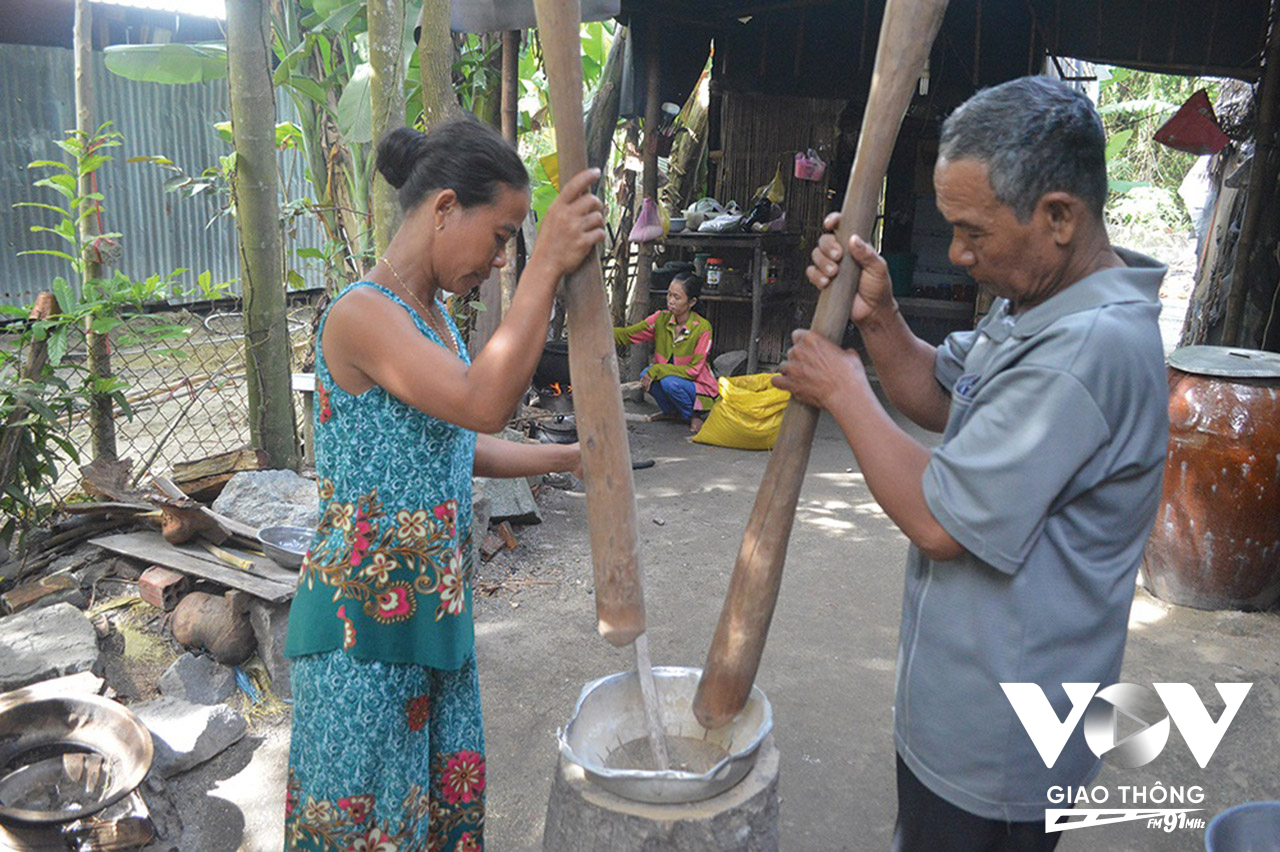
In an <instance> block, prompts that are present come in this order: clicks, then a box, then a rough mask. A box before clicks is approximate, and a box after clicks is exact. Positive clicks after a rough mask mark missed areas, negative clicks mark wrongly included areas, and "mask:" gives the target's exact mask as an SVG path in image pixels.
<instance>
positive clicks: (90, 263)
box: [74, 0, 116, 460]
mask: <svg viewBox="0 0 1280 852" xmlns="http://www.w3.org/2000/svg"><path fill="white" fill-rule="evenodd" d="M74 41H75V77H76V130H77V131H79V133H80V138H81V139H82V140H84V142H85V143H86V144H87V143H88V141H89V139H91V138H92V137H93V135H94V133H95V132H96V131H97V129H98V126H97V125H96V124H95V123H94V115H93V113H94V87H93V12H92V7H91V6H90V5H89V0H76V8H75V26H74ZM91 192H96V188H95V187H94V185H93V174H86V175H81V176H80V195H81V196H86V195H88V194H89V193H91ZM86 203H87V204H92V205H93V207H94V208H98V205H97V203H96V202H86ZM78 212H79V213H80V214H81V215H80V221H79V224H78V229H79V236H80V251H81V260H82V261H83V263H84V277H83V281H82V286H84V285H88V283H89V282H90V281H95V280H97V279H99V278H101V277H102V264H101V263H99V262H98V260H97V253H96V251H95V250H94V249H93V243H94V238H95V237H97V236H98V234H99V233H100V232H101V228H100V227H99V224H98V213H97V209H95V210H94V212H92V213H89V215H84V214H85V213H88V212H89V211H88V209H87V208H82V209H81V210H80V211H78ZM92 323H93V321H92V318H91V317H86V318H85V324H84V336H85V344H86V346H87V348H88V353H87V359H86V360H87V367H88V369H89V376H90V377H91V379H92V380H94V381H99V380H106V379H110V378H111V343H110V339H109V338H108V336H107V335H106V334H102V333H99V332H96V331H94V330H93V326H92ZM114 407H115V402H114V401H113V400H112V399H111V397H110V396H108V395H107V394H99V393H95V394H93V395H92V398H91V400H90V403H89V435H90V444H91V446H92V448H93V455H94V457H95V458H100V459H110V460H114V459H115V458H116V421H115V410H114Z"/></svg>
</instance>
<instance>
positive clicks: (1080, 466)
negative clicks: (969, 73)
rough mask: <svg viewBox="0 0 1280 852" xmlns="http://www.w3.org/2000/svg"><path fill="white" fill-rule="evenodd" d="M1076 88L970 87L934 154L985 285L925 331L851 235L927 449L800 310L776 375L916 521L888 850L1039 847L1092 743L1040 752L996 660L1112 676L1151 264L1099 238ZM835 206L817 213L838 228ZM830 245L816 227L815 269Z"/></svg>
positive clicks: (1134, 475) (900, 390) (960, 257)
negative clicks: (983, 299)
mask: <svg viewBox="0 0 1280 852" xmlns="http://www.w3.org/2000/svg"><path fill="white" fill-rule="evenodd" d="M1104 146H1105V139H1104V136H1103V130H1102V123H1101V121H1100V120H1099V118H1098V115H1097V112H1096V111H1095V110H1094V108H1093V105H1092V104H1091V103H1090V102H1089V101H1088V99H1087V98H1085V97H1084V96H1083V95H1080V94H1078V93H1076V92H1073V91H1072V90H1071V89H1069V88H1067V87H1066V86H1064V85H1062V84H1061V83H1058V82H1056V81H1052V80H1049V79H1048V78H1044V77H1029V78H1024V79H1020V80H1014V81H1012V82H1009V83H1005V84H1003V85H1000V86H996V87H993V88H990V89H985V90H983V91H981V92H979V93H978V94H976V95H974V96H973V97H972V98H970V99H969V100H968V101H967V102H966V103H965V104H963V105H962V106H961V107H960V108H959V109H957V110H956V111H955V113H953V114H952V115H951V116H950V117H949V118H948V119H947V121H946V122H945V123H944V125H943V130H942V139H941V144H940V148H939V155H938V162H937V166H936V168H935V170H934V186H935V189H936V191H937V204H938V209H939V210H940V211H941V212H942V214H943V216H944V217H946V219H947V221H948V222H950V223H951V225H952V227H953V238H952V242H951V248H950V258H951V261H952V262H953V263H955V264H956V265H958V266H961V267H963V268H964V269H965V270H966V271H968V273H969V274H970V275H971V276H972V277H973V278H974V279H975V280H976V281H978V283H979V284H981V285H982V286H984V287H986V288H987V289H989V290H991V291H992V292H993V293H994V294H995V295H996V296H998V297H999V298H997V299H996V301H995V303H994V305H993V307H992V309H991V312H990V313H989V314H988V315H987V316H986V317H985V318H984V319H983V320H982V322H981V323H980V324H979V325H978V328H977V329H975V330H974V331H971V332H962V333H958V334H953V335H951V336H950V337H949V338H947V340H946V341H945V342H944V343H943V345H942V346H940V347H937V348H935V347H933V346H930V345H928V344H927V343H925V342H924V341H922V340H920V339H919V338H917V337H915V335H914V334H912V332H911V331H910V330H909V329H908V327H907V325H906V323H905V322H904V321H903V319H902V316H901V314H900V313H899V312H898V308H897V304H896V303H895V302H894V299H893V295H892V287H891V285H890V282H889V275H888V270H887V268H886V266H885V263H884V261H883V260H882V259H881V258H880V257H879V256H878V255H877V254H876V253H875V252H874V251H873V250H872V249H871V248H870V247H869V246H868V245H867V244H866V243H864V242H863V241H862V240H860V239H858V238H857V237H854V238H853V239H852V240H851V241H850V244H849V251H850V253H851V255H852V256H853V258H854V260H856V261H857V262H858V264H859V265H861V267H862V269H863V272H862V278H861V285H860V291H859V294H858V297H857V299H856V301H855V304H854V307H853V315H852V318H853V320H854V322H855V323H857V325H858V328H859V330H860V331H861V333H862V337H863V340H864V341H865V342H866V346H867V351H868V354H869V355H870V356H871V358H872V360H873V361H874V363H875V366H876V370H877V373H878V376H879V381H880V384H881V386H882V387H883V389H884V391H885V393H886V394H887V395H888V397H889V399H890V401H891V402H892V403H893V405H894V406H895V407H896V408H897V409H898V410H899V411H900V412H902V413H903V414H904V415H906V416H907V417H909V418H910V419H911V420H913V421H914V422H916V423H917V424H919V425H921V426H923V427H925V428H928V429H932V430H934V431H942V432H943V440H942V443H941V445H940V446H938V447H937V448H936V449H934V450H932V451H929V450H926V449H925V448H924V447H923V446H921V445H920V444H919V443H917V442H916V441H915V440H914V439H912V438H911V437H910V436H908V435H907V434H906V433H905V432H904V431H902V430H901V429H900V428H898V427H897V426H896V425H895V424H894V423H893V421H892V420H891V419H890V418H889V416H888V414H887V413H886V412H885V410H884V408H883V407H882V406H881V405H880V404H879V402H878V401H877V399H876V396H875V394H874V392H873V391H872V389H871V385H870V383H869V382H868V380H867V376H866V373H865V372H864V370H863V367H862V362H861V361H860V360H859V358H858V356H857V355H856V354H855V353H852V352H844V351H841V350H840V349H839V348H838V347H836V346H834V345H832V344H831V343H829V342H828V341H827V340H826V339H825V338H823V337H822V336H821V335H816V334H810V333H807V332H797V333H796V335H795V341H796V343H795V347H794V348H793V349H792V350H791V352H790V353H789V354H788V356H787V361H786V363H785V364H784V365H783V367H782V376H781V377H780V378H778V379H777V380H776V384H777V385H778V386H779V387H781V388H785V389H786V390H790V391H791V392H792V393H793V394H795V395H796V396H797V397H799V398H800V399H801V400H803V401H805V402H808V403H810V404H814V405H818V406H821V407H823V408H826V409H827V410H829V411H830V412H831V413H832V414H833V415H834V416H835V419H836V421H837V423H838V424H839V425H840V427H841V429H842V430H843V431H844V434H845V436H846V437H847V439H848V441H849V444H850V446H851V448H852V449H853V452H854V454H855V455H856V456H857V459H858V463H859V466H860V468H861V470H862V473H863V475H864V476H865V478H866V482H867V485H868V487H869V488H870V489H871V492H872V494H873V495H874V496H875V497H876V499H877V500H878V501H879V503H880V505H881V506H882V507H883V508H884V510H885V512H886V513H887V514H888V515H889V517H890V518H892V519H893V520H894V522H895V523H896V524H897V525H898V526H899V527H900V528H901V529H902V531H903V532H904V533H905V534H906V535H907V537H908V538H909V539H910V540H911V544H912V546H911V549H910V552H909V555H908V558H907V571H906V590H905V594H904V598H903V608H902V632H901V635H900V639H899V645H898V669H897V688H896V699H895V705H894V737H895V742H896V745H897V752H898V822H897V827H896V829H895V833H894V848H895V849H902V850H929V852H937V850H970V849H973V850H977V849H983V850H991V849H1002V850H1003V849H1007V850H1015V849H1017V850H1021V849H1035V850H1045V849H1052V848H1053V846H1054V845H1055V843H1056V841H1057V839H1058V838H1059V837H1061V834H1060V833H1048V834H1047V833H1046V832H1045V831H1044V811H1045V808H1046V807H1048V806H1050V805H1049V802H1048V801H1047V797H1046V793H1047V791H1048V789H1049V788H1050V787H1052V786H1054V785H1058V786H1062V787H1067V786H1072V787H1075V786H1079V785H1082V784H1085V783H1087V782H1088V781H1089V780H1091V779H1092V777H1093V776H1094V775H1095V774H1096V773H1097V771H1098V768H1099V761H1098V759H1097V757H1095V755H1094V754H1093V753H1092V752H1091V751H1090V750H1089V748H1088V746H1087V745H1086V744H1085V742H1084V738H1083V735H1082V733H1081V731H1080V730H1079V729H1077V730H1076V731H1075V732H1073V733H1072V735H1071V737H1070V739H1069V740H1068V742H1067V744H1066V747H1065V748H1064V749H1063V750H1062V753H1061V755H1060V756H1059V757H1058V758H1057V759H1056V761H1054V763H1053V765H1052V766H1051V767H1047V766H1046V765H1045V763H1044V760H1042V759H1041V757H1040V755H1039V753H1038V752H1037V750H1036V748H1035V746H1034V744H1033V743H1032V741H1031V739H1030V737H1029V736H1028V735H1027V733H1026V732H1025V730H1024V729H1023V727H1022V724H1021V723H1020V722H1019V720H1018V717H1017V715H1016V713H1015V712H1014V710H1013V708H1012V706H1011V705H1010V703H1009V700H1008V699H1007V698H1006V697H1005V694H1004V692H1003V690H1002V689H1001V687H1000V684H1001V683H1009V682H1031V683H1036V684H1039V686H1040V687H1041V688H1042V689H1043V691H1044V694H1045V695H1046V696H1047V697H1048V699H1049V702H1050V704H1051V705H1052V706H1053V709H1054V711H1055V712H1056V713H1057V715H1058V718H1059V719H1065V718H1066V717H1067V714H1068V712H1069V711H1070V709H1071V701H1070V699H1068V697H1067V695H1066V693H1065V692H1064V691H1063V688H1062V684H1063V683H1071V682H1088V683H1092V682H1097V683H1100V684H1103V685H1106V684H1109V683H1113V682H1115V681H1116V680H1117V679H1118V677H1119V674H1120V662H1121V658H1122V656H1123V653H1124V642H1125V635H1126V631H1127V623H1128V614H1129V606H1130V604H1131V602H1132V599H1133V590H1134V577H1135V574H1136V572H1137V569H1138V563H1139V560H1140V557H1141V553H1142V547H1143V544H1144V543H1145V541H1146V538H1147V534H1148V532H1149V531H1150V528H1151V524H1152V521H1153V519H1154V517H1155V512H1156V506H1157V503H1158V501H1159V497H1160V477H1161V472H1162V469H1163V463H1164V456H1165V451H1166V441H1167V436H1168V419H1167V401H1168V390H1167V384H1166V379H1165V370H1164V359H1163V355H1162V349H1161V344H1160V335H1159V330H1158V328H1157V325H1156V318H1157V315H1158V313H1159V302H1158V300H1157V290H1158V289H1159V286H1160V281H1161V279H1162V277H1163V275H1164V271H1165V270H1164V268H1163V267H1162V266H1160V265H1159V264H1158V263H1156V262H1155V261H1153V260H1151V259H1150V258H1146V257H1143V256H1142V255H1138V254H1135V253H1132V252H1127V251H1125V250H1123V249H1116V248H1112V246H1111V245H1110V243H1109V241H1108V239H1107V234H1106V229H1105V226H1104V223H1103V219H1102V206H1103V203H1104V201H1105V199H1106V191H1107V184H1106V167H1105V159H1104V155H1103V149H1104ZM835 223H836V219H835V217H832V218H830V219H829V220H828V223H827V225H828V228H830V229H834V227H835ZM842 256H843V247H842V246H840V245H839V244H838V243H837V240H836V239H835V237H834V236H831V235H826V236H824V237H823V238H822V240H821V241H820V243H819V245H818V248H816V249H815V250H814V252H813V265H812V266H810V267H809V270H808V275H809V278H810V280H811V281H812V282H813V283H814V284H815V285H817V286H819V287H823V286H826V285H827V284H828V283H829V282H830V280H831V279H832V278H833V277H834V276H835V272H836V268H837V263H838V262H839V260H840V258H841V257H842Z"/></svg>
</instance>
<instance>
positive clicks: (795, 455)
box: [693, 0, 947, 728]
mask: <svg viewBox="0 0 1280 852" xmlns="http://www.w3.org/2000/svg"><path fill="white" fill-rule="evenodd" d="M946 7H947V0H889V2H888V3H887V4H886V5H885V10H884V18H883V20H882V22H881V27H880V42H879V45H878V47H877V50H876V64H875V69H874V71H873V72H872V76H871V91H870V93H869V94H868V96H867V107H866V111H865V112H864V113H863V117H862V132H861V134H859V136H858V153H857V155H856V157H855V158H854V162H853V169H852V170H851V171H850V173H849V183H848V186H847V189H846V191H845V196H844V205H843V207H842V208H841V211H840V228H839V229H838V231H837V233H836V238H837V239H838V240H839V241H840V243H841V244H842V245H848V243H849V238H850V237H851V236H852V235H853V234H870V233H871V229H872V227H873V226H874V224H875V219H876V210H877V208H878V206H879V203H878V202H879V200H880V190H881V187H882V186H883V184H884V176H885V172H886V171H887V169H888V165H889V158H890V156H891V154H892V153H893V145H894V140H895V138H896V137H897V135H898V126H899V125H900V124H901V123H902V118H903V116H904V115H905V113H906V110H907V106H908V105H909V104H910V103H911V97H912V95H913V94H914V92H915V87H916V81H917V80H918V79H919V77H920V72H921V70H922V69H923V68H924V63H925V60H926V59H927V58H928V56H929V50H930V47H931V46H932V45H933V40H934V37H935V36H936V35H937V33H938V28H939V27H940V26H941V25H942V16H943V13H944V12H945V11H946ZM861 274H862V270H861V269H860V268H859V267H858V266H857V264H855V263H854V262H853V260H852V259H850V258H849V256H848V255H846V256H845V257H844V260H843V261H841V263H840V271H839V272H838V273H837V275H836V278H835V280H834V281H832V282H831V286H829V287H827V289H825V290H823V291H822V295H821V296H819V297H818V306H817V308H816V310H815V311H814V316H813V324H812V326H811V329H812V330H813V331H814V332H816V333H818V334H821V335H822V336H823V337H825V338H827V339H828V340H831V341H835V342H837V343H838V342H839V341H840V339H841V338H842V337H843V336H844V330H845V327H846V326H847V325H848V323H849V309H850V308H851V307H852V305H853V298H854V296H855V294H856V293H857V292H858V281H859V279H860V277H861ZM817 426H818V409H816V408H814V407H812V406H809V405H805V404H803V403H800V402H797V401H796V400H794V399H793V400H791V402H789V403H787V408H786V412H785V413H784V414H783V416H782V427H781V429H780V430H779V433H778V440H777V442H776V443H775V444H774V446H773V452H772V453H771V454H770V456H769V462H768V464H767V465H766V467H765V472H764V478H763V479H762V480H761V482H760V488H759V490H758V491H757V492H756V500H755V503H754V504H753V505H752V508H751V516H750V517H749V518H748V520H747V528H746V531H745V532H744V533H743V535H742V544H741V545H740V547H739V549H738V558H737V561H736V562H735V563H734V566H733V577H732V578H731V579H730V581H729V591H728V593H727V594H726V595H725V600H724V607H723V608H722V609H721V611H720V621H719V623H718V624H717V625H716V633H715V637H714V638H713V639H712V642H711V649H710V650H709V651H708V653H707V662H706V665H705V666H703V674H702V679H701V681H699V683H698V692H697V695H696V696H695V697H694V703H693V712H694V715H695V716H697V718H698V721H699V722H700V723H702V725H703V727H706V728H718V727H721V726H723V725H725V724H727V723H728V722H729V721H731V720H732V719H733V717H734V716H735V715H737V713H738V712H739V711H740V710H741V709H742V707H743V705H744V704H745V703H746V700H747V696H748V695H749V694H750V692H751V685H752V684H753V683H754V682H755V677H756V671H757V669H758V668H759V665H760V657H761V655H762V654H763V653H764V645H765V640H766V639H767V638H768V634H769V623H770V621H771V620H772V618H773V610H774V607H775V606H776V605H777V602H778V590H779V588H780V587H781V584H782V568H783V564H784V563H785V562H786V558H787V543H788V540H789V539H790V537H791V525H792V522H793V521H794V520H795V509H796V502H797V501H798V500H799V498H800V487H801V485H802V484H803V483H804V474H805V467H806V466H807V465H808V463H809V450H810V449H811V447H812V444H813V436H814V433H815V431H816V430H817Z"/></svg>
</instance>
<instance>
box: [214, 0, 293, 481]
mask: <svg viewBox="0 0 1280 852" xmlns="http://www.w3.org/2000/svg"><path fill="white" fill-rule="evenodd" d="M267 2H268V0H235V2H232V3H228V4H227V83H228V87H229V89H230V92H231V137H232V142H233V144H234V146H235V151H236V170H235V178H234V180H233V181H232V184H231V190H232V193H233V194H234V198H235V203H236V211H237V213H236V230H237V231H238V232H239V236H240V240H239V243H240V280H241V282H242V286H243V288H244V324H245V367H246V374H247V385H248V392H249V436H250V441H251V442H252V443H253V445H254V446H256V447H261V448H262V449H263V450H265V451H266V453H267V455H268V457H270V459H271V463H272V464H273V465H274V466H275V467H277V468H289V469H294V470H296V469H297V466H298V439H297V432H296V428H295V424H294V415H293V398H292V396H293V395H292V391H291V390H290V386H289V335H288V328H287V326H286V324H285V304H284V254H283V251H282V248H281V237H280V201H279V195H278V192H279V190H278V188H277V182H276V146H275V115H276V102H275V90H274V88H273V87H272V84H271V19H270V17H269V16H268V13H267Z"/></svg>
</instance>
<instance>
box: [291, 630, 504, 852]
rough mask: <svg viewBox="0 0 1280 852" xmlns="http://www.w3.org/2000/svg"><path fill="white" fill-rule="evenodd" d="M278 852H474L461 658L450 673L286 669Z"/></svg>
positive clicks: (479, 842)
mask: <svg viewBox="0 0 1280 852" xmlns="http://www.w3.org/2000/svg"><path fill="white" fill-rule="evenodd" d="M292 677H293V681H292V685H293V738H292V742H291V743H290V748H289V790H288V796H287V799H286V803H285V849H286V850H307V851H308V852H333V851H334V850H341V852H348V850H352V852H455V850H456V852H472V851H473V850H481V849H483V848H484V785H485V768H484V732H483V729H482V724H481V717H480V684H479V681H478V679H477V677H476V662H475V657H474V656H472V657H471V658H470V659H469V660H468V661H467V662H466V663H465V664H464V665H463V666H462V668H460V669H458V670H457V671H444V670H442V669H432V668H428V667H426V666H419V665H406V664H400V663H382V662H376V661H369V660H359V659H356V658H353V657H351V656H350V655H348V654H346V653H345V652H343V651H331V652H329V653H326V654H311V655H308V656H305V657H298V658H296V659H295V660H294V661H293V665H292Z"/></svg>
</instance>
